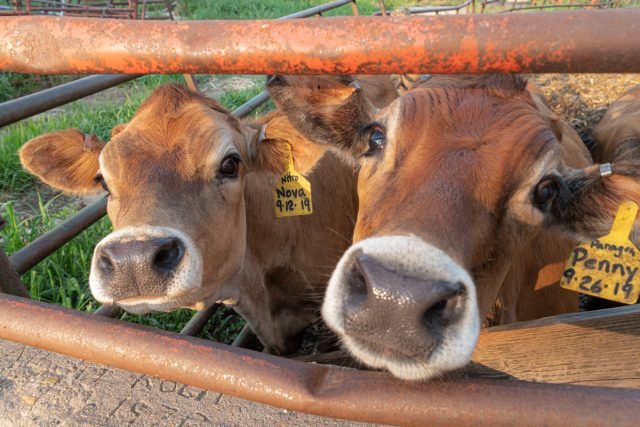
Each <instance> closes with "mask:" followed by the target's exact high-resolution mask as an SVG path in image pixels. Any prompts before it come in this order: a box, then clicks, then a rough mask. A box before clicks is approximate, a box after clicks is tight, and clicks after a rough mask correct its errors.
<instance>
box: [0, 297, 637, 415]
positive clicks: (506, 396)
mask: <svg viewBox="0 0 640 427" xmlns="http://www.w3.org/2000/svg"><path fill="white" fill-rule="evenodd" d="M0 325H2V327H0V338H2V339H7V340H11V341H15V342H19V343H22V344H25V345H31V346H37V347H40V348H43V349H45V350H49V351H55V352H58V353H62V354H66V355H69V356H72V357H78V358H81V359H85V360H90V361H92V362H96V363H101V364H104V365H109V366H113V367H116V368H121V369H127V370H129V371H134V372H139V373H142V374H146V375H152V376H157V377H162V378H165V379H167V380H171V381H176V382H180V383H184V384H189V385H192V386H195V387H200V388H204V389H207V390H213V391H216V392H219V393H224V394H230V395H233V396H237V397H241V398H244V399H249V400H253V401H256V402H261V403H265V404H269V405H273V406H279V407H282V408H286V409H290V410H294V411H302V412H308V413H312V414H318V415H324V416H330V417H336V418H346V419H352V420H357V421H365V422H377V423H384V424H400V425H425V424H434V425H468V424H474V425H496V423H499V424H501V425H527V424H529V425H532V424H536V425H565V424H566V422H567V420H571V423H572V424H575V425H584V426H587V425H616V426H625V425H628V426H636V425H637V421H638V418H637V409H638V407H639V406H640V392H638V391H636V390H625V389H612V388H608V389H603V388H599V387H579V386H568V385H553V384H536V383H524V382H520V381H488V380H460V381H452V380H448V381H447V380H438V381H433V382H427V383H412V382H406V381H400V380H397V379H394V378H392V377H391V376H390V375H388V374H386V373H382V372H363V371H356V370H349V369H340V368H334V367H329V366H323V365H315V364H309V363H302V362H297V361H294V360H288V359H282V358H278V357H274V356H270V355H267V354H261V353H256V352H252V351H249V350H245V349H239V348H235V347H230V346H226V345H222V344H217V343H213V342H210V341H206V340H201V339H198V338H194V337H189V336H185V335H178V334H174V333H169V332H164V331H158V330H155V329H153V328H150V327H146V326H142V325H134V324H128V323H126V322H121V321H117V320H113V319H107V318H104V317H99V316H93V315H91V314H87V313H82V312H77V311H74V310H69V309H65V308H62V307H56V306H53V305H50V304H45V303H40V302H34V301H30V300H25V299H22V298H18V297H14V296H10V295H0Z"/></svg>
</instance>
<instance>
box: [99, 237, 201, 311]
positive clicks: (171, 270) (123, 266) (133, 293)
mask: <svg viewBox="0 0 640 427" xmlns="http://www.w3.org/2000/svg"><path fill="white" fill-rule="evenodd" d="M202 270H203V268H202V256H201V255H200V251H199V250H198V248H197V246H196V245H195V243H194V242H193V240H192V239H191V238H190V237H189V236H187V235H185V234H184V233H182V232H181V231H179V230H176V229H173V228H169V227H156V226H146V225H145V226H140V227H126V228H123V229H120V230H117V231H115V232H113V233H111V234H110V235H108V236H107V237H105V238H104V239H103V240H102V241H101V242H100V243H98V245H97V246H96V249H95V251H94V254H93V260H92V263H91V273H90V274H89V286H90V288H91V293H92V294H93V296H94V298H95V299H96V300H97V301H98V302H100V303H102V304H118V305H119V306H121V307H122V308H124V309H125V310H126V311H128V312H131V313H135V314H143V313H147V312H149V311H171V310H175V309H178V308H196V309H198V308H200V309H201V308H203V306H204V303H203V294H204V291H203V289H202Z"/></svg>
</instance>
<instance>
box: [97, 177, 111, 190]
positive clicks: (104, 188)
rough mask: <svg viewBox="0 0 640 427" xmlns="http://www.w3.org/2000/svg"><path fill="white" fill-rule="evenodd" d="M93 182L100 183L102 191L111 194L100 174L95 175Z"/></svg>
mask: <svg viewBox="0 0 640 427" xmlns="http://www.w3.org/2000/svg"><path fill="white" fill-rule="evenodd" d="M93 180H94V181H96V182H100V186H101V187H102V189H103V190H104V191H106V192H107V193H111V191H109V187H108V186H107V181H105V180H104V177H103V176H102V175H101V174H98V175H96V176H95V178H93Z"/></svg>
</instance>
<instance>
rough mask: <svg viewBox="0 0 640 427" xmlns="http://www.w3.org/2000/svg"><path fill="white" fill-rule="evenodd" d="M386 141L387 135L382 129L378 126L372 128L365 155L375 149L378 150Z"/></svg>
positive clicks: (373, 151)
mask: <svg viewBox="0 0 640 427" xmlns="http://www.w3.org/2000/svg"><path fill="white" fill-rule="evenodd" d="M386 141H387V136H386V135H385V133H384V130H383V129H381V128H379V127H375V128H373V129H372V131H371V133H370V134H369V150H368V151H367V152H366V153H365V155H370V154H374V153H376V152H377V151H380V150H381V149H382V147H384V144H385V142H386Z"/></svg>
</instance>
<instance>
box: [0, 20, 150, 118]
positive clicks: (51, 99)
mask: <svg viewBox="0 0 640 427" xmlns="http://www.w3.org/2000/svg"><path fill="white" fill-rule="evenodd" d="M4 19H5V18H3V20H4ZM1 43H2V42H0V44H1ZM138 77H140V76H137V75H101V76H89V77H85V78H82V79H78V80H74V81H72V82H69V83H64V84H61V85H59V86H56V87H52V88H50V89H45V90H42V91H40V92H37V93H34V94H31V95H27V96H23V97H21V98H18V99H14V100H12V101H7V102H5V103H2V104H0V127H2V126H5V125H8V124H10V123H14V122H17V121H18V120H22V119H26V118H27V117H31V116H33V115H36V114H39V113H42V112H44V111H47V110H50V109H52V108H54V107H58V106H60V105H63V104H66V103H68V102H71V101H75V100H77V99H80V98H84V97H85V96H88V95H91V94H94V93H96V92H100V91H102V90H105V89H108V88H110V87H113V86H116V85H119V84H120V83H124V82H128V81H130V80H133V79H136V78H138Z"/></svg>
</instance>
